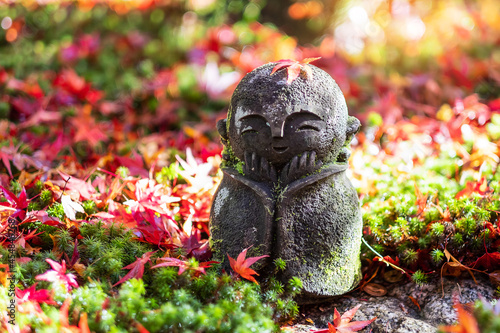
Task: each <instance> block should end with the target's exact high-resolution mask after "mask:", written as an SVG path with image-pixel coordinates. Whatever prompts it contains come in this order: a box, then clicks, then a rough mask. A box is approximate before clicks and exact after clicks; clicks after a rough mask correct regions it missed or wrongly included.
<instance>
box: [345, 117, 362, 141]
mask: <svg viewBox="0 0 500 333" xmlns="http://www.w3.org/2000/svg"><path fill="white" fill-rule="evenodd" d="M360 128H361V123H360V122H359V120H358V118H355V117H353V116H349V117H347V129H346V138H350V139H351V140H352V137H353V136H354V135H355V134H356V133H358V131H359V129H360ZM349 142H350V140H349Z"/></svg>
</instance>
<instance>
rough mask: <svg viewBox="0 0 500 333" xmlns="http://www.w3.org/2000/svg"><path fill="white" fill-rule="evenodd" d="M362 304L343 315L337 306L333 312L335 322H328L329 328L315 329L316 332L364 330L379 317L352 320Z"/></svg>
mask: <svg viewBox="0 0 500 333" xmlns="http://www.w3.org/2000/svg"><path fill="white" fill-rule="evenodd" d="M360 306H361V304H359V305H357V306H355V307H354V308H352V309H351V310H349V311H346V312H345V313H344V314H343V315H342V316H340V314H339V312H338V311H337V308H335V309H334V312H333V322H332V323H328V328H327V329H323V330H318V331H314V333H336V332H338V333H350V332H357V331H359V330H362V329H363V328H365V327H366V326H368V325H370V324H371V323H373V322H374V321H375V319H377V317H374V318H372V319H370V320H362V321H353V322H351V320H352V318H353V317H354V315H355V314H356V312H357V311H358V309H359V307H360Z"/></svg>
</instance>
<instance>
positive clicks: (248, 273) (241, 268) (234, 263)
mask: <svg viewBox="0 0 500 333" xmlns="http://www.w3.org/2000/svg"><path fill="white" fill-rule="evenodd" d="M249 248H250V247H249ZM249 248H246V249H244V250H243V251H241V253H240V254H239V255H238V258H236V260H234V259H233V258H231V257H230V256H229V254H228V255H227V257H228V258H229V264H230V265H231V268H232V269H233V271H235V272H236V273H238V274H239V275H240V276H241V277H242V278H245V279H247V280H249V281H253V282H255V283H257V284H259V283H258V282H257V281H256V280H255V278H254V277H253V276H252V275H259V274H257V272H256V271H254V270H253V269H251V268H250V266H252V265H253V264H255V262H257V261H258V260H260V259H262V258H265V257H269V256H268V255H267V254H266V255H263V256H260V257H250V258H247V259H245V257H246V255H247V250H248V249H249Z"/></svg>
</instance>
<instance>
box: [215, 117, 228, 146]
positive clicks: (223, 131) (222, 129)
mask: <svg viewBox="0 0 500 333" xmlns="http://www.w3.org/2000/svg"><path fill="white" fill-rule="evenodd" d="M217 131H218V132H219V134H220V136H221V137H222V142H223V143H224V142H226V141H227V140H228V136H227V119H221V120H219V121H218V122H217Z"/></svg>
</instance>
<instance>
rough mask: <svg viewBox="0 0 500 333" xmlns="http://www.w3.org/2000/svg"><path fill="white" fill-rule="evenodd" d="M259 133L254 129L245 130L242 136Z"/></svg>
mask: <svg viewBox="0 0 500 333" xmlns="http://www.w3.org/2000/svg"><path fill="white" fill-rule="evenodd" d="M257 132H258V131H257V130H256V129H254V128H252V127H249V128H245V129H244V130H243V131H241V134H251V133H257Z"/></svg>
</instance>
